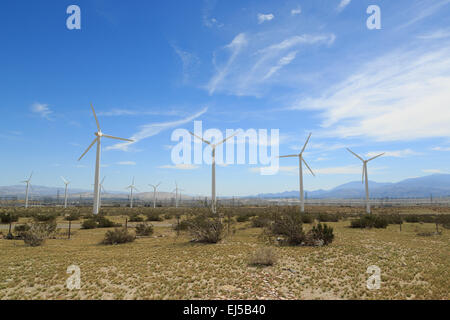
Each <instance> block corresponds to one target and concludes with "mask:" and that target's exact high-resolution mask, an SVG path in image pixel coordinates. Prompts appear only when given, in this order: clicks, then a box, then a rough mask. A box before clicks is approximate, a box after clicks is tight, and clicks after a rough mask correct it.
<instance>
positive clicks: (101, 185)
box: [98, 176, 106, 209]
mask: <svg viewBox="0 0 450 320" xmlns="http://www.w3.org/2000/svg"><path fill="white" fill-rule="evenodd" d="M105 178H106V176H105V177H103V179H102V182H100V197H99V198H98V208H99V209H100V208H101V207H102V192H103V193H105V192H106V191H105V188H104V187H103V182H104V181H105Z"/></svg>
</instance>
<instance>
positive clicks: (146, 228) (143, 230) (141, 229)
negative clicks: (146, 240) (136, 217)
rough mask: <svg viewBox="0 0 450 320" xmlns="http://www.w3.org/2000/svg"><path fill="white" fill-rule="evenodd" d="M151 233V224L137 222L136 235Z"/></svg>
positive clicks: (144, 235) (148, 234)
mask: <svg viewBox="0 0 450 320" xmlns="http://www.w3.org/2000/svg"><path fill="white" fill-rule="evenodd" d="M152 234H153V226H152V225H151V224H150V225H149V224H147V223H145V222H144V223H139V224H138V225H136V235H137V236H141V237H146V236H150V235H152Z"/></svg>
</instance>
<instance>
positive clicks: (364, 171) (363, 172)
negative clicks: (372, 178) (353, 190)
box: [361, 166, 366, 183]
mask: <svg viewBox="0 0 450 320" xmlns="http://www.w3.org/2000/svg"><path fill="white" fill-rule="evenodd" d="M365 169H366V167H365V166H363V171H362V182H361V183H364V174H365V173H366V170H365Z"/></svg>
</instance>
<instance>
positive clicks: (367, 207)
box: [347, 148, 384, 213]
mask: <svg viewBox="0 0 450 320" xmlns="http://www.w3.org/2000/svg"><path fill="white" fill-rule="evenodd" d="M347 150H348V151H349V152H351V153H352V154H353V155H354V156H355V157H357V158H358V159H359V160H361V161H362V163H363V171H362V183H364V180H365V181H366V212H367V213H370V202H369V178H368V176H367V162H369V161H372V160H373V159H375V158H378V157H381V156H382V155H383V154H384V152H383V153H381V154H379V155H377V156H375V157H372V158H370V159H367V160H364V159H363V158H362V157H360V156H359V155H357V154H356V153H354V152H353V151H352V150H350V149H349V148H347Z"/></svg>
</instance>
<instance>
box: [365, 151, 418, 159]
mask: <svg viewBox="0 0 450 320" xmlns="http://www.w3.org/2000/svg"><path fill="white" fill-rule="evenodd" d="M381 153H384V155H383V157H394V158H405V157H410V156H417V155H421V154H422V153H420V152H416V151H413V150H411V149H404V150H392V151H372V152H368V153H366V156H367V157H368V158H371V157H375V156H377V155H379V154H381Z"/></svg>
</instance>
